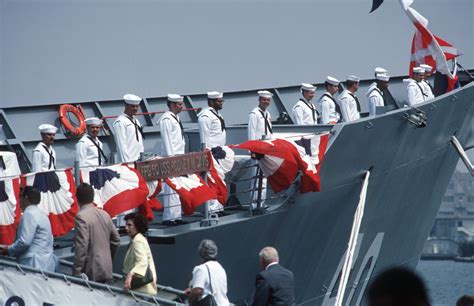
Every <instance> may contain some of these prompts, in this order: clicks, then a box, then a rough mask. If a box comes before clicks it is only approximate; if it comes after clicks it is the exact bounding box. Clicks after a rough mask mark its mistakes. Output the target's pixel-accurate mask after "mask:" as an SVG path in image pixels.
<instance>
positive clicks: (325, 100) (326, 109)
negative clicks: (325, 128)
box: [319, 91, 341, 124]
mask: <svg viewBox="0 0 474 306" xmlns="http://www.w3.org/2000/svg"><path fill="white" fill-rule="evenodd" d="M319 103H320V104H321V123H322V124H336V123H337V122H338V121H339V119H340V118H341V115H339V113H338V112H337V110H336V109H337V108H336V100H334V98H333V96H332V95H331V94H330V93H329V92H327V91H326V92H325V93H324V94H323V96H322V97H321V98H320V99H319Z"/></svg>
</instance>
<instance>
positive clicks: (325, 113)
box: [321, 99, 331, 124]
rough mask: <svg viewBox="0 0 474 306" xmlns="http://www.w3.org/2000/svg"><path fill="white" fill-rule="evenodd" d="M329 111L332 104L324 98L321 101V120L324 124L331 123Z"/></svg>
mask: <svg viewBox="0 0 474 306" xmlns="http://www.w3.org/2000/svg"><path fill="white" fill-rule="evenodd" d="M329 112H330V105H329V101H327V100H326V99H324V100H323V101H321V122H322V123H323V124H329V121H331V120H330V118H329Z"/></svg>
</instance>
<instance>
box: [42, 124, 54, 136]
mask: <svg viewBox="0 0 474 306" xmlns="http://www.w3.org/2000/svg"><path fill="white" fill-rule="evenodd" d="M38 129H39V130H40V133H43V134H56V132H57V131H58V128H57V127H55V126H54V125H51V124H41V125H40V126H39V127H38Z"/></svg>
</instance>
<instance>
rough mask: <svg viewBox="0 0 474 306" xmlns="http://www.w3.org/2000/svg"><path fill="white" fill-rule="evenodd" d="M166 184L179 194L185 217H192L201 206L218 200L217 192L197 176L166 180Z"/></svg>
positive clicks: (191, 175)
mask: <svg viewBox="0 0 474 306" xmlns="http://www.w3.org/2000/svg"><path fill="white" fill-rule="evenodd" d="M165 183H166V184H168V186H170V187H171V188H172V189H173V190H174V191H176V192H177V193H178V195H179V199H180V200H181V207H182V209H183V213H184V214H185V215H191V214H192V213H193V212H194V210H195V209H196V207H198V206H199V205H201V204H203V203H204V202H206V201H209V200H212V199H216V198H217V195H216V193H215V191H214V190H212V189H211V188H209V187H208V186H207V185H206V184H205V182H204V180H203V179H202V178H201V177H200V176H198V175H197V174H188V175H182V176H178V177H171V178H166V179H165Z"/></svg>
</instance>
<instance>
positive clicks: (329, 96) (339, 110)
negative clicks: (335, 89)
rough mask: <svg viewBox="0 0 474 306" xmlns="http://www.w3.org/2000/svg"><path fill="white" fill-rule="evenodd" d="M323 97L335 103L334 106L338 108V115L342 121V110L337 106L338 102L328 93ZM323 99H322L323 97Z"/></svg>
mask: <svg viewBox="0 0 474 306" xmlns="http://www.w3.org/2000/svg"><path fill="white" fill-rule="evenodd" d="M323 97H328V98H329V99H331V100H332V101H333V102H334V105H335V106H336V113H338V114H339V120H341V119H340V118H342V116H341V108H340V107H339V104H337V102H336V100H335V99H334V98H333V97H332V96H331V95H330V94H328V93H327V92H325V93H324V94H323ZM321 98H322V97H321Z"/></svg>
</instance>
